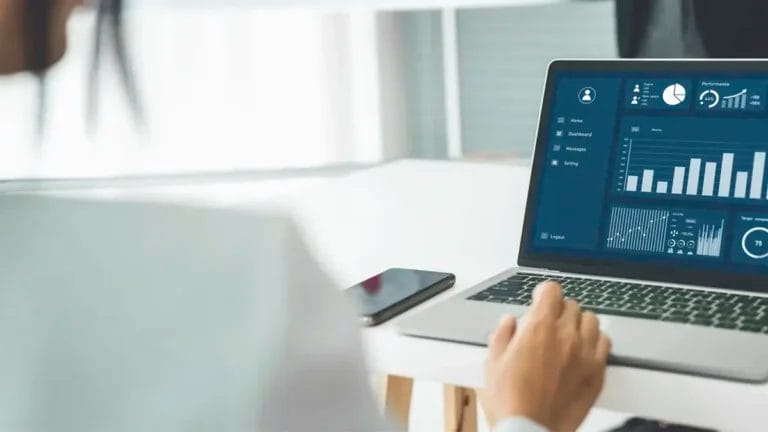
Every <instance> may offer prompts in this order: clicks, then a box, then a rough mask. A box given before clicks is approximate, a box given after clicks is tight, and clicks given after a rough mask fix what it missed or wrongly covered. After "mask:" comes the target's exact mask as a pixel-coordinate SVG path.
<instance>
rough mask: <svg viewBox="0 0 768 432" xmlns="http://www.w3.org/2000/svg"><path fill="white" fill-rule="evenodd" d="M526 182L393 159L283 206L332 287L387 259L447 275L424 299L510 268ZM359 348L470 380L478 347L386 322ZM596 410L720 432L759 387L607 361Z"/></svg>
mask: <svg viewBox="0 0 768 432" xmlns="http://www.w3.org/2000/svg"><path fill="white" fill-rule="evenodd" d="M527 182H528V170H527V169H526V168H522V167H511V166H508V165H491V164H470V163H450V162H423V161H401V162H397V163H392V164H389V165H386V166H383V167H380V168H374V169H370V170H367V171H365V172H361V173H357V174H353V175H351V176H349V177H346V178H343V179H338V180H334V181H332V182H330V183H328V184H326V185H323V186H322V187H320V188H318V189H316V190H313V191H312V193H311V194H298V195H294V196H292V197H291V198H289V199H288V200H287V201H289V202H290V206H291V207H292V208H293V209H294V210H295V211H297V213H298V214H300V216H299V219H300V220H301V223H302V225H303V226H304V227H305V228H306V229H307V231H308V233H310V238H311V240H312V242H313V244H314V247H315V248H316V250H317V252H318V253H319V254H320V256H323V257H325V259H324V261H325V264H326V265H327V266H328V268H329V269H332V273H334V274H336V275H337V276H338V278H339V282H341V283H342V284H344V285H350V284H352V283H354V282H356V281H358V280H361V279H364V278H365V277H367V276H369V275H371V274H374V273H375V272H377V271H380V270H382V269H385V268H387V267H391V266H403V267H413V268H423V269H434V270H445V271H450V272H453V273H455V274H456V275H457V277H458V283H457V285H456V287H455V288H454V289H452V290H450V291H448V292H447V293H444V294H443V295H442V296H441V297H438V298H437V299H434V300H432V302H436V301H440V300H441V298H445V297H447V296H450V295H453V294H454V293H455V292H457V291H460V290H462V289H465V288H468V287H470V286H471V285H473V284H475V283H478V282H480V281H482V280H483V279H485V278H487V277H489V276H491V275H493V274H494V273H496V272H499V271H501V270H504V269H505V268H508V267H510V266H512V265H513V264H514V263H515V259H516V255H517V248H518V242H519V238H520V229H521V226H522V211H523V207H524V202H525V195H526V192H527ZM429 303H430V302H428V303H427V305H425V306H428V304H429ZM425 306H421V307H425ZM393 322H396V319H395V320H394V321H393ZM365 343H366V345H367V348H368V358H369V361H370V365H371V368H373V370H375V371H377V372H381V373H387V374H395V375H401V376H407V377H413V378H415V379H426V380H434V381H439V382H444V383H451V384H456V385H460V386H463V387H469V388H474V387H480V386H481V385H482V374H481V370H482V362H483V359H484V349H482V348H477V347H472V346H467V345H462V344H455V343H448V342H437V341H430V340H422V339H417V338H411V337H406V336H401V335H398V334H397V333H396V332H395V331H394V330H393V328H392V324H391V323H390V324H386V325H383V326H381V327H379V328H375V329H370V330H366V331H365ZM723 349H724V350H727V349H728V347H723ZM766 360H767V361H768V359H766ZM598 405H599V406H601V407H604V408H608V409H611V410H616V411H621V412H627V413H635V414H638V415H642V416H647V417H652V418H660V419H664V420H669V421H675V422H681V423H686V424H698V425H703V426H709V427H715V428H718V429H722V430H738V431H742V430H744V431H764V430H766V428H768V426H766V425H767V424H768V385H750V384H741V383H733V382H727V381H722V380H716V379H707V378H698V377H691V376H684V375H679V374H673V373H666V372H657V371H648V370H640V369H635V368H625V367H611V368H610V369H609V372H608V379H607V382H606V386H605V390H604V391H603V394H602V396H601V398H600V400H599V401H598Z"/></svg>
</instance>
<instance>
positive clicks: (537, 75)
mask: <svg viewBox="0 0 768 432" xmlns="http://www.w3.org/2000/svg"><path fill="white" fill-rule="evenodd" d="M409 15H410V18H409V20H408V21H406V29H407V33H406V38H405V39H406V41H407V43H408V44H407V47H406V49H407V50H409V51H410V54H409V55H408V58H409V60H410V64H407V65H406V70H407V74H406V76H407V80H408V85H407V88H408V90H409V93H408V95H407V97H408V99H407V100H408V107H409V113H408V114H409V121H408V130H409V132H408V136H409V138H410V139H411V142H410V144H411V147H412V149H413V153H414V155H417V156H421V157H437V158H439V157H444V156H445V152H444V150H443V149H444V148H445V133H444V125H445V117H444V114H443V113H444V111H445V106H444V95H443V91H442V74H440V73H432V71H435V70H442V69H441V68H442V44H441V39H440V34H441V30H440V13H439V12H437V11H430V12H412V13H409ZM457 32H458V46H459V74H460V76H459V78H460V96H461V112H462V141H463V146H464V152H465V154H466V155H468V156H477V155H490V156H521V155H522V156H527V155H529V153H530V150H531V148H532V143H533V137H534V135H535V128H536V121H537V118H538V109H539V102H540V98H541V90H542V86H543V80H544V73H545V71H546V66H547V64H548V63H549V61H550V60H552V59H553V58H605V57H615V56H616V46H615V39H614V20H613V2H612V1H589V2H585V1H579V2H563V3H554V4H547V5H541V6H523V7H508V8H487V9H468V10H462V11H459V12H458V15H457ZM430 50H431V52H430ZM428 72H429V74H428ZM438 84H439V86H438ZM441 128H443V129H441ZM438 143H439V145H438Z"/></svg>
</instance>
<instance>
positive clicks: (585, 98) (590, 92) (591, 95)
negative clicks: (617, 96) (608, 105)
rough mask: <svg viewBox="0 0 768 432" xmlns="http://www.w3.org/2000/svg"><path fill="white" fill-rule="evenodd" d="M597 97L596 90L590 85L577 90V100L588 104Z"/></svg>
mask: <svg viewBox="0 0 768 432" xmlns="http://www.w3.org/2000/svg"><path fill="white" fill-rule="evenodd" d="M596 98H597V92H596V91H595V89H593V88H592V87H584V88H583V89H581V90H579V102H581V103H583V104H584V105H589V104H591V103H592V102H594V101H595V99H596Z"/></svg>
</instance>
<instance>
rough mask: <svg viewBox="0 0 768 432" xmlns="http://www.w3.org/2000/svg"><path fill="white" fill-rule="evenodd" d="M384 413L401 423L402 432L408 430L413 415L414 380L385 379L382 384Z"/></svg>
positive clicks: (391, 376)
mask: <svg viewBox="0 0 768 432" xmlns="http://www.w3.org/2000/svg"><path fill="white" fill-rule="evenodd" d="M382 390H383V393H384V394H383V398H382V400H383V403H384V412H385V413H387V415H389V416H390V417H391V418H392V419H393V420H394V421H396V422H398V423H399V426H400V427H401V428H402V429H401V430H404V431H405V430H408V420H409V418H410V414H411V394H412V393H413V379H412V378H406V377H401V376H397V375H387V376H386V377H383V383H382Z"/></svg>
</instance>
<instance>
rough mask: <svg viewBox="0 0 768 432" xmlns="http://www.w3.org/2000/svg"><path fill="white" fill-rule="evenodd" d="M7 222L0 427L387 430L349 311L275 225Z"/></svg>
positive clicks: (45, 208)
mask: <svg viewBox="0 0 768 432" xmlns="http://www.w3.org/2000/svg"><path fill="white" fill-rule="evenodd" d="M0 213H1V214H2V223H1V224H0V238H2V239H3V240H2V245H1V246H0V280H1V281H2V282H1V283H0V383H2V384H0V430H2V431H41V432H42V431H46V432H48V431H51V430H56V431H64V432H67V431H72V432H75V431H77V432H87V431H99V432H103V431H110V432H111V431H115V432H122V431H125V432H128V431H131V432H136V431H160V430H162V431H217V432H219V431H308V430H312V431H319V432H322V431H329V432H340V431H353V432H354V431H371V432H376V431H385V430H387V431H388V430H392V429H391V426H390V425H389V424H387V423H386V422H384V421H383V419H382V418H381V417H380V416H379V415H378V413H377V409H376V406H375V404H374V402H373V398H372V396H371V395H372V393H371V389H370V388H369V386H368V379H367V376H366V370H365V366H364V364H363V360H362V359H363V356H362V352H361V348H360V345H361V344H360V336H359V333H358V331H357V328H356V324H355V320H354V319H353V313H352V311H351V310H350V307H349V305H347V304H346V303H345V301H344V299H343V297H342V296H341V295H339V293H338V292H336V291H335V290H334V289H333V288H332V287H333V284H332V282H331V281H330V280H329V279H328V278H327V277H326V276H325V275H324V274H323V272H322V271H320V269H319V268H318V266H317V265H316V264H315V262H314V260H313V259H312V257H310V256H309V254H308V253H307V252H306V249H305V248H304V247H303V245H302V242H301V239H300V238H299V235H298V234H297V232H296V230H295V229H294V228H293V226H292V225H291V224H290V223H289V222H288V221H286V219H285V218H283V217H282V216H280V215H271V214H266V213H262V212H254V211H232V210H216V209H205V208H193V207H184V206H167V205H159V204H147V203H106V202H88V201H74V200H61V199H51V198H35V197H23V196H17V197H10V196H5V197H1V198H0ZM508 423H509V425H511V426H505V425H504V424H502V423H500V424H499V428H497V429H496V431H497V432H502V431H503V432H539V431H540V430H541V429H536V427H535V425H533V424H532V423H528V422H526V421H525V420H524V419H517V420H512V421H510V422H508Z"/></svg>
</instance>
